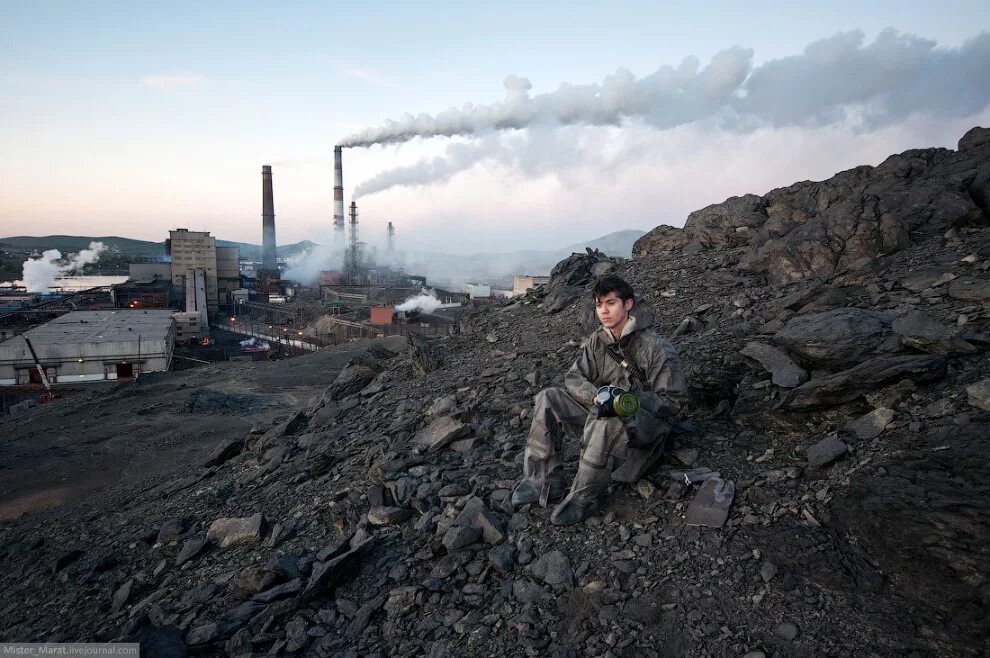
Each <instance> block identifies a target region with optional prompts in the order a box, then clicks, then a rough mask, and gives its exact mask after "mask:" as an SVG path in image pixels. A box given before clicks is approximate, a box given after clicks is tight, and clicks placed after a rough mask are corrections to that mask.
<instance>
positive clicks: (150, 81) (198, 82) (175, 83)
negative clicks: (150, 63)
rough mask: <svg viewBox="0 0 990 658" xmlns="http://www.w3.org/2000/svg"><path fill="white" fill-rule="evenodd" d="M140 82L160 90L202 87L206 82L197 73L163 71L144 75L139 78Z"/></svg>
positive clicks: (203, 77) (204, 78)
mask: <svg viewBox="0 0 990 658" xmlns="http://www.w3.org/2000/svg"><path fill="white" fill-rule="evenodd" d="M141 82H143V83H144V84H146V85H148V86H149V87H153V88H154V89H160V90H162V91H180V90H183V89H195V88H197V87H202V86H203V85H205V84H206V82H207V79H206V77H205V76H202V75H199V74H197V73H163V74H158V75H146V76H144V77H143V78H141Z"/></svg>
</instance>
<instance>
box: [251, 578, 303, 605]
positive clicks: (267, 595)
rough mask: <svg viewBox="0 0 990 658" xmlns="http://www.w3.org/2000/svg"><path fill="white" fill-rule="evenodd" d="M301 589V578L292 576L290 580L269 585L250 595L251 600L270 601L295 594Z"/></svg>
mask: <svg viewBox="0 0 990 658" xmlns="http://www.w3.org/2000/svg"><path fill="white" fill-rule="evenodd" d="M301 591H303V581H302V579H301V578H293V579H292V580H290V581H288V582H285V583H282V584H281V585H276V586H275V587H269V588H268V589H266V590H265V591H263V592H258V593H257V594H255V595H254V596H253V597H251V599H252V600H253V601H260V602H261V603H271V602H272V601H277V600H278V599H284V598H287V597H290V596H295V595H296V594H298V593H299V592H301Z"/></svg>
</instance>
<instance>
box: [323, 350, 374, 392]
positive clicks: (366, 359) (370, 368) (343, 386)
mask: <svg viewBox="0 0 990 658" xmlns="http://www.w3.org/2000/svg"><path fill="white" fill-rule="evenodd" d="M379 369H380V365H379V364H378V362H377V361H376V360H375V359H374V357H372V356H370V355H367V354H363V355H361V356H359V357H357V358H354V359H352V360H350V361H349V362H348V363H347V365H346V366H344V368H343V370H341V371H340V374H338V375H337V378H336V379H335V380H334V381H333V383H332V384H330V386H328V387H327V390H326V393H325V397H326V399H327V400H340V399H341V398H345V397H347V396H348V395H351V394H353V393H359V392H360V391H361V390H362V389H363V388H364V387H366V386H367V385H368V384H370V383H371V380H373V379H374V378H375V375H377V374H378V370H379Z"/></svg>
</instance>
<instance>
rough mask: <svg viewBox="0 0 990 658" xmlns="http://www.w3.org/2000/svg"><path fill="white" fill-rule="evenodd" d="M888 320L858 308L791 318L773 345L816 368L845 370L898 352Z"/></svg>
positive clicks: (883, 315)
mask: <svg viewBox="0 0 990 658" xmlns="http://www.w3.org/2000/svg"><path fill="white" fill-rule="evenodd" d="M890 324H891V318H890V316H888V315H886V314H884V313H878V312H876V311H866V310H863V309H859V308H840V309H837V310H834V311H826V312H825V313H816V314H814V315H802V316H798V317H796V318H794V319H793V320H791V321H790V322H788V323H787V324H786V325H784V328H783V329H781V330H780V331H778V332H777V334H776V335H775V336H774V337H773V342H774V343H775V344H776V345H778V346H780V347H782V348H783V349H785V350H787V351H788V352H789V353H791V354H793V355H795V356H797V357H798V358H799V359H802V360H803V361H805V362H807V363H808V364H812V365H815V366H821V367H827V368H846V367H849V366H851V365H855V364H857V363H861V362H863V361H865V360H866V359H868V358H870V357H871V356H873V355H875V354H877V353H881V352H886V351H890V350H893V349H897V347H898V344H899V343H898V340H897V337H896V335H895V334H894V333H893V331H892V330H891V326H890Z"/></svg>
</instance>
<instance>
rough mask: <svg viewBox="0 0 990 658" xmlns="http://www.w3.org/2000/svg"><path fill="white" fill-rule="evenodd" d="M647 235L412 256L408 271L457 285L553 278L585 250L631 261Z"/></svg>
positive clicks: (618, 233) (631, 233)
mask: <svg viewBox="0 0 990 658" xmlns="http://www.w3.org/2000/svg"><path fill="white" fill-rule="evenodd" d="M645 234H646V232H645V231H638V230H625V231H616V232H614V233H609V234H608V235H603V236H601V237H599V238H595V239H593V240H588V241H585V242H577V243H574V244H572V245H569V246H566V247H561V248H560V249H553V250H537V249H525V250H522V251H510V252H486V253H476V254H465V255H461V254H447V253H423V252H420V253H410V254H408V255H407V257H406V262H405V265H406V271H408V272H412V273H415V274H422V275H424V276H426V277H427V278H428V279H431V280H436V281H441V282H449V283H450V284H451V285H457V284H458V283H459V282H463V281H471V280H474V281H498V282H500V283H501V284H502V285H506V284H507V283H510V282H511V280H512V275H514V274H534V275H543V274H550V270H551V269H553V266H554V265H556V264H557V263H558V262H560V261H561V260H563V259H564V258H567V257H568V256H570V255H571V254H572V253H574V252H575V251H577V252H583V251H584V250H585V248H586V247H588V248H591V249H599V250H601V251H603V252H605V253H606V254H608V255H609V256H619V257H622V258H630V257H631V256H632V246H633V243H635V242H636V240H638V239H639V238H641V237H642V236H643V235H645Z"/></svg>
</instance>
